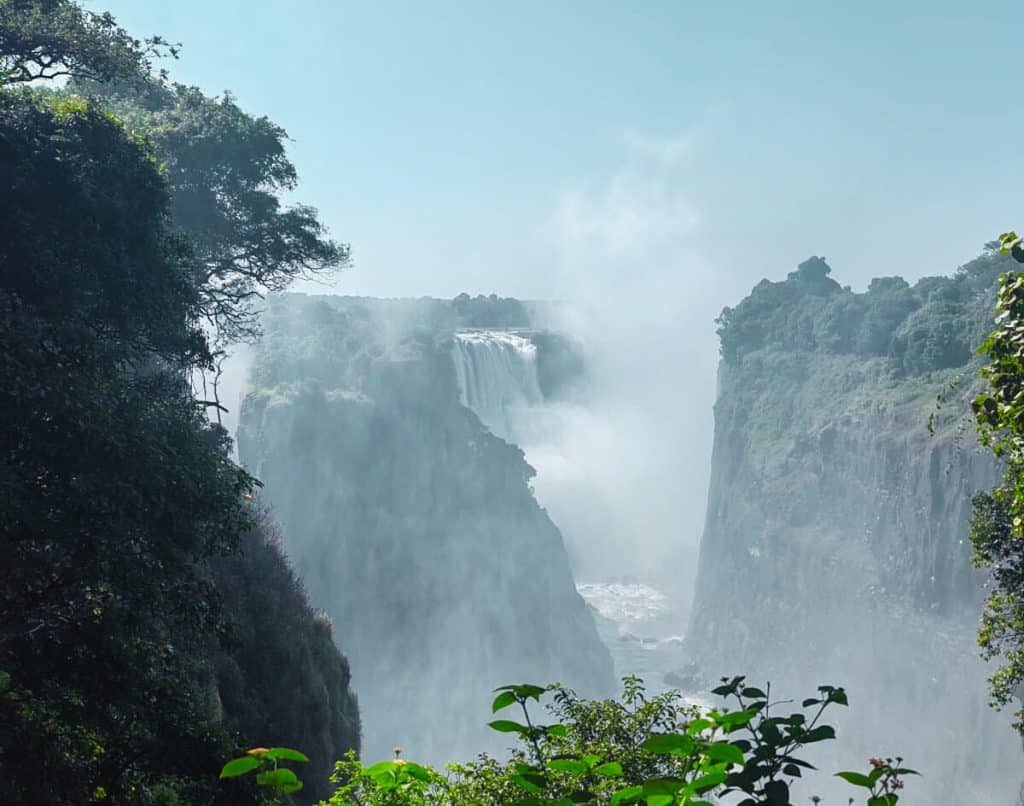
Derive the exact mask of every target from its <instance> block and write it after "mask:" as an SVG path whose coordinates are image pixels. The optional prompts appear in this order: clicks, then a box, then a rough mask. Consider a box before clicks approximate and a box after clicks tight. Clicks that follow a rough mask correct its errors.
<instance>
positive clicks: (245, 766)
mask: <svg viewBox="0 0 1024 806" xmlns="http://www.w3.org/2000/svg"><path fill="white" fill-rule="evenodd" d="M259 766H260V760H259V759H258V758H254V757H252V756H243V757H242V758H236V759H233V760H232V761H229V762H228V763H227V764H225V765H224V769H222V770H221V771H220V777H221V778H237V777H238V776H239V775H245V774H246V773H247V772H252V771H253V770H255V769H256V768H257V767H259Z"/></svg>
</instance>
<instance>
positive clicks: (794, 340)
mask: <svg viewBox="0 0 1024 806" xmlns="http://www.w3.org/2000/svg"><path fill="white" fill-rule="evenodd" d="M1012 266H1013V261H1012V260H1011V259H1010V258H1008V257H1006V256H1004V255H1001V254H1000V253H999V252H998V250H996V249H994V248H989V249H987V250H986V251H985V252H984V253H983V254H982V255H981V256H979V257H978V258H976V259H975V260H972V261H971V262H970V263H967V264H966V265H964V266H961V267H960V268H959V269H958V270H957V271H956V272H955V273H954V274H953V275H952V276H950V277H926V278H923V279H921V280H919V281H918V282H917V283H915V284H914V285H913V286H911V285H910V284H909V283H907V281H906V280H904V279H903V278H902V277H880V278H876V279H874V280H872V281H871V284H870V285H869V286H868V290H867V291H866V292H864V293H860V294H858V293H855V292H853V291H851V290H850V288H849V287H844V286H841V285H840V284H839V283H837V282H836V281H835V280H833V279H832V278H831V277H830V276H829V274H830V272H831V269H830V268H829V265H828V264H827V263H826V262H825V260H824V258H820V257H813V258H810V259H809V260H806V261H804V262H803V263H801V264H800V266H799V267H798V268H797V270H796V271H793V272H790V273H789V275H788V277H787V278H786V279H785V280H783V281H781V282H770V281H768V280H762V281H761V282H760V283H758V285H757V286H755V287H754V290H753V291H752V292H751V293H750V295H749V296H748V297H747V298H746V299H744V300H743V301H742V302H741V303H740V304H739V305H737V306H736V307H735V308H726V309H725V310H724V311H722V314H721V316H720V317H719V318H718V320H717V321H718V335H719V337H720V339H721V352H722V358H723V359H724V360H725V361H728V362H730V363H736V362H738V361H740V360H741V359H742V358H743V356H744V355H747V354H749V353H752V352H754V351H757V350H761V349H765V348H767V349H775V350H784V351H787V352H788V351H800V350H809V351H818V352H824V353H834V354H852V355H857V356H861V357H865V358H867V357H882V358H886V359H889V361H890V363H891V367H892V369H893V370H894V371H896V372H898V373H900V374H906V375H916V374H920V373H924V372H928V371H931V370H940V369H949V368H951V367H959V366H963V365H965V364H967V363H968V362H969V361H970V360H971V356H972V355H973V354H974V350H975V349H976V348H977V346H978V344H980V343H981V341H982V339H983V338H984V337H985V334H986V333H987V332H988V331H989V330H990V329H991V324H992V321H991V320H992V314H991V312H992V307H993V305H994V304H995V289H996V280H997V278H998V277H999V275H1000V274H1002V273H1003V272H1006V271H1009V270H1011V268H1012Z"/></svg>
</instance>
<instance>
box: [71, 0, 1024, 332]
mask: <svg viewBox="0 0 1024 806" xmlns="http://www.w3.org/2000/svg"><path fill="white" fill-rule="evenodd" d="M89 6H90V7H91V8H94V9H109V10H110V11H112V12H113V13H114V14H115V16H116V17H117V18H118V19H119V21H121V22H122V23H123V24H124V25H125V26H126V27H127V28H128V29H129V30H131V31H132V32H133V33H135V34H136V35H146V34H149V33H153V32H158V33H160V34H162V35H164V36H165V37H167V38H169V39H172V40H180V41H181V42H182V43H183V45H184V47H183V50H182V54H181V59H180V60H179V61H178V62H177V63H175V64H173V65H172V71H173V74H174V76H175V77H176V78H177V79H179V80H182V81H185V82H188V83H195V84H198V85H200V86H201V87H203V88H204V89H206V90H208V91H209V92H211V93H215V92H219V91H221V90H224V89H230V90H231V91H232V92H234V93H235V94H236V95H237V97H238V98H239V100H240V102H241V103H242V105H243V106H244V107H245V108H246V109H247V110H248V111H250V112H253V113H259V114H267V115H269V116H270V117H271V118H273V119H274V120H275V121H277V122H278V123H280V124H281V125H283V126H284V127H285V128H286V129H287V130H288V132H289V134H290V135H291V137H292V138H293V139H294V143H293V148H292V154H293V158H294V160H295V162H296V164H297V166H298V169H299V172H300V179H301V183H302V185H301V190H300V192H299V193H298V194H296V198H297V199H300V200H302V201H304V202H308V203H311V204H313V205H315V206H316V207H318V208H319V209H320V211H321V214H322V218H323V219H324V221H325V222H326V223H327V224H328V225H329V227H330V228H331V230H332V232H333V233H334V234H335V235H336V236H337V237H338V238H339V239H341V240H344V241H347V242H350V243H351V244H352V247H353V253H354V256H355V261H356V265H355V267H354V268H353V269H352V270H350V271H348V272H346V274H345V276H344V277H342V278H340V280H339V282H338V284H337V287H338V289H339V290H340V291H343V292H348V293H370V294H378V295H385V296H395V295H420V294H436V295H441V296H451V295H454V294H455V293H457V292H459V291H461V290H467V291H470V292H490V291H497V292H498V293H507V294H514V295H518V296H549V295H552V294H560V295H567V294H568V295H571V294H572V292H573V290H574V287H575V286H574V282H577V281H579V280H580V278H584V279H585V278H586V274H587V264H588V263H601V262H602V261H604V260H605V253H606V252H607V251H608V250H609V249H612V250H617V251H618V253H619V254H618V257H617V258H616V260H615V261H613V263H614V266H613V268H609V269H608V271H609V272H612V271H615V272H618V271H625V272H626V273H627V274H630V273H631V272H632V271H633V270H634V269H635V270H637V271H642V270H643V269H645V268H647V269H649V267H648V266H647V265H646V264H648V263H650V262H654V263H659V262H662V261H663V262H664V265H665V271H671V272H672V273H673V274H675V275H676V276H677V278H678V277H679V276H680V275H682V276H685V275H686V274H687V273H688V271H689V269H688V268H687V267H688V266H690V265H692V266H694V268H693V270H692V274H691V275H690V276H689V279H688V282H692V283H695V284H706V283H710V282H713V283H714V284H715V289H716V290H715V292H714V294H712V295H711V297H710V298H709V300H708V304H709V305H712V304H713V305H718V303H719V302H723V303H724V302H732V301H735V300H736V299H738V297H739V296H740V295H742V294H743V293H745V292H746V290H748V289H749V287H750V285H751V284H752V283H753V282H755V281H756V280H758V279H760V277H763V276H770V277H773V278H778V277H781V276H782V275H783V274H784V273H785V272H786V271H788V270H789V269H791V268H792V267H793V265H794V264H795V263H796V262H798V261H799V260H801V259H803V258H804V257H806V256H808V255H810V254H823V255H826V256H827V257H828V259H829V262H830V263H831V264H832V266H833V269H834V273H835V276H836V277H837V279H839V280H840V281H841V282H848V283H851V284H853V285H854V287H863V285H864V284H865V283H866V280H867V279H868V278H869V277H871V276H873V275H876V274H889V273H902V274H904V275H905V276H907V277H908V278H915V277H918V276H921V275H923V274H934V273H940V272H947V271H949V270H951V269H952V268H954V267H955V266H956V265H957V264H958V263H959V262H962V261H964V260H966V259H968V258H970V257H971V256H972V255H973V254H975V253H976V252H977V251H978V249H979V248H980V246H981V244H982V243H983V242H984V241H985V240H987V239H989V238H990V237H991V236H993V235H995V234H996V233H998V232H999V231H1001V228H1003V227H1009V226H1024V204H1022V203H1021V200H1020V198H1019V191H1018V185H1019V174H1020V164H1021V153H1020V150H1021V149H1020V139H1021V138H1020V134H1021V130H1022V125H1021V124H1022V123H1024V120H1022V118H1024V112H1022V107H1021V105H1020V103H1019V102H1018V101H1017V100H1016V92H1017V91H1018V89H1019V87H1020V86H1021V84H1022V81H1021V79H1022V77H1024V75H1022V74H1024V67H1022V59H1021V56H1020V52H1019V47H1018V45H1017V44H1016V32H1018V31H1019V30H1020V29H1021V25H1022V23H1024V6H1022V5H1021V4H1020V3H1010V2H1006V3H1002V2H987V3H985V2H982V3H968V2H959V3H944V2H929V3H924V2H891V0H890V2H877V3H874V2H868V3H864V2H859V3H842V4H840V3H821V2H804V3H786V2H773V3H754V2H747V3H739V2H710V0H709V1H708V2H700V3H685V2H639V1H637V0H630V2H626V1H625V0H623V2H617V3H608V2H598V1H597V0H579V1H575V0H574V1H570V0H548V1H547V2H515V3H509V2H504V3H493V2H469V0H465V2H445V0H434V1H433V2H387V1H386V0H365V2H361V3H349V2H337V1H335V0H288V1H287V2H284V0H202V2H200V1H199V0H174V1H173V2H170V1H169V0H93V2H92V3H90V4H89ZM610 230H612V231H613V232H611V234H609V231H610ZM666 244H669V246H666ZM669 253H671V257H669V256H668V255H669ZM683 255H685V258H684V257H681V256H683ZM568 264H574V268H572V269H571V270H570V271H568V273H567V272H566V270H565V269H564V267H565V266H566V265H568ZM698 264H699V266H700V268H697V266H698ZM560 267H561V268H560ZM639 276H640V277H644V276H647V277H648V278H649V277H650V275H643V274H640V275H639ZM566 277H570V278H575V279H569V280H567V279H566ZM672 288H673V289H674V291H680V292H685V290H686V283H683V284H682V285H673V286H672ZM715 312H716V311H713V310H712V311H709V312H708V317H709V318H710V317H711V316H713V315H714V313H715ZM706 321H707V320H706Z"/></svg>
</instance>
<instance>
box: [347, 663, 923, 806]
mask: <svg viewBox="0 0 1024 806" xmlns="http://www.w3.org/2000/svg"><path fill="white" fill-rule="evenodd" d="M624 683H625V689H624V694H623V697H622V700H621V701H614V700H598V701H588V700H582V699H580V698H578V697H577V696H576V695H575V694H574V693H573V692H571V691H569V690H567V689H564V688H561V687H548V688H541V687H540V686H535V685H531V684H520V685H510V686H502V687H501V688H499V689H496V691H495V694H496V696H495V698H494V702H493V705H492V711H493V712H494V714H502V718H499V719H495V720H493V721H492V722H490V727H491V728H492V729H493V730H495V731H498V732H500V733H505V734H509V735H510V736H513V737H515V738H516V740H517V745H516V747H515V748H514V749H513V751H512V756H511V758H510V759H509V760H508V761H507V762H499V761H497V760H495V759H493V758H489V757H487V756H483V755H482V756H480V757H479V758H478V759H477V760H476V761H475V762H472V763H469V764H461V765H457V764H453V765H449V766H448V768H447V770H446V774H442V773H439V772H437V771H436V770H434V769H432V768H430V767H428V766H423V765H417V764H412V763H411V762H406V761H404V760H403V759H401V758H399V752H400V751H398V749H397V748H396V757H395V759H394V760H393V761H389V762H381V763H379V764H374V765H372V766H369V767H365V766H363V765H362V764H361V763H360V762H359V761H358V760H357V759H356V758H355V756H354V754H352V755H350V756H349V757H348V758H347V759H346V760H345V761H342V762H340V763H339V764H338V766H337V769H336V773H335V777H334V780H335V781H336V782H337V783H339V784H340V786H339V788H338V790H337V791H336V792H335V794H334V796H333V797H332V798H331V799H330V800H329V801H328V804H329V806H420V804H428V803H430V804H441V806H456V804H466V803H473V804H481V805H488V804H493V806H499V805H504V804H514V805H515V806H541V805H542V804H543V805H544V806H571V805H572V804H602V805H603V806H626V805H627V804H645V806H683V805H684V804H685V805H686V806H710V804H711V803H712V802H713V800H712V799H718V798H721V797H724V796H731V797H732V798H733V799H734V800H735V802H737V803H738V804H740V806H790V804H791V787H792V785H793V781H794V780H795V779H797V778H802V777H803V776H804V775H805V774H806V773H807V772H808V771H812V770H814V769H815V768H814V766H813V765H812V764H810V763H809V762H807V761H806V760H805V759H803V758H802V757H801V755H802V753H801V751H802V750H803V748H805V747H807V746H808V745H811V744H815V743H818V742H822V741H828V740H831V739H834V738H835V730H834V729H833V728H832V726H830V725H827V724H824V723H823V722H822V717H823V716H824V714H825V712H826V711H827V709H829V708H831V707H833V706H845V705H846V704H847V697H846V693H845V691H844V690H843V689H841V688H836V687H833V686H820V687H819V689H818V693H817V695H816V696H814V697H810V698H807V699H805V700H803V701H802V703H801V710H799V711H795V712H793V713H790V714H788V715H776V714H775V713H774V711H775V709H777V707H778V705H779V704H780V703H776V702H773V701H772V699H771V696H770V694H771V689H770V687H768V686H766V687H765V688H764V689H760V688H757V687H754V686H749V685H747V683H746V680H745V679H744V678H743V677H733V678H725V679H723V680H722V685H720V686H718V687H717V688H716V689H714V691H713V693H714V694H716V695H717V696H719V697H722V698H724V699H725V700H726V706H723V707H720V708H710V709H706V710H700V709H698V708H696V707H695V706H691V705H687V704H685V703H683V702H682V697H681V695H680V694H679V693H678V692H669V693H667V694H662V695H658V696H656V697H652V698H648V697H647V695H646V693H645V691H644V688H643V684H642V682H641V681H640V680H639V679H638V678H632V677H630V678H625V680H624ZM545 695H551V701H550V702H549V703H548V706H547V711H548V713H549V714H550V715H552V716H555V717H556V720H557V721H554V722H540V721H538V720H537V719H536V718H535V715H534V713H533V711H532V710H531V709H532V708H535V707H536V705H537V704H539V703H540V702H541V699H542V697H544V696H545ZM505 712H510V713H505ZM871 763H872V767H871V770H870V771H869V772H867V773H865V774H860V773H856V772H842V773H839V776H840V777H842V778H843V779H845V780H847V781H849V782H850V783H852V784H854V785H855V786H861V787H865V788H867V789H868V791H869V799H868V801H867V803H868V804H869V806H895V804H896V803H897V802H898V794H897V790H900V789H902V786H903V781H902V779H903V777H904V776H906V775H910V774H913V771H912V770H908V769H903V768H902V767H900V766H899V765H900V763H901V760H900V759H896V760H895V761H893V760H892V759H885V760H881V759H874V760H872V762H871Z"/></svg>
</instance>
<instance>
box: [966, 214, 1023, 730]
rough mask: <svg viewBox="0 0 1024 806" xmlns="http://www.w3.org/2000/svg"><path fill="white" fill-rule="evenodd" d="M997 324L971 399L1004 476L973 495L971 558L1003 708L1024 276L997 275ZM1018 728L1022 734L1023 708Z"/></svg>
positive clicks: (1015, 682)
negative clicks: (983, 578)
mask: <svg viewBox="0 0 1024 806" xmlns="http://www.w3.org/2000/svg"><path fill="white" fill-rule="evenodd" d="M999 240H1000V244H1001V247H1002V251H1003V252H1004V253H1006V252H1009V253H1010V254H1011V255H1012V256H1013V258H1014V259H1015V260H1016V261H1017V262H1020V263H1024V250H1022V249H1021V239H1020V238H1019V237H1018V236H1017V235H1016V233H1013V232H1008V233H1004V234H1003V235H1001V236H1000V238H999ZM996 309H997V311H998V312H999V315H998V317H997V319H996V322H997V327H996V329H995V330H994V331H993V332H992V333H991V334H989V336H988V338H987V339H986V340H985V341H984V343H983V344H982V345H981V348H980V350H979V352H981V354H982V355H984V356H985V357H986V358H987V359H988V363H987V364H986V365H985V366H984V367H983V368H982V369H981V375H982V377H983V378H984V379H985V381H986V382H987V385H988V388H987V389H986V390H985V391H984V392H983V393H982V394H981V395H979V396H978V397H977V398H976V399H975V400H974V402H973V408H974V414H975V417H976V419H977V422H978V430H979V434H980V436H981V440H982V442H983V443H984V444H985V445H987V446H988V447H990V448H991V449H992V452H993V453H994V454H995V455H996V456H997V457H999V458H1001V459H1002V460H1003V462H1004V465H1005V470H1004V475H1003V481H1002V483H1001V484H1000V485H999V486H998V487H997V488H996V489H995V490H993V491H992V492H990V493H983V494H981V495H978V496H976V497H975V499H974V517H973V520H972V523H971V542H972V544H973V546H974V554H975V562H976V563H977V565H979V566H980V567H983V568H989V569H991V571H992V580H993V583H994V585H993V587H992V589H991V590H990V592H989V594H988V597H987V599H986V601H985V609H984V612H983V614H982V622H981V628H980V629H979V631H978V642H979V644H980V645H981V648H982V651H983V653H984V655H985V657H986V658H989V659H991V658H994V657H997V656H1001V657H1002V659H1003V665H1002V666H1001V667H1000V668H999V669H998V670H997V671H996V673H995V674H994V675H993V676H992V678H991V691H992V699H993V703H994V704H995V705H996V706H999V707H1002V706H1005V705H1007V704H1008V703H1009V702H1010V701H1011V699H1012V698H1013V696H1014V695H1015V694H1017V695H1018V696H1019V693H1020V691H1021V686H1022V685H1024V275H1021V274H1018V273H1015V272H1008V273H1006V274H1004V275H1003V276H1002V277H1000V279H999V293H998V297H997V303H996ZM1016 726H1017V728H1018V730H1020V731H1021V732H1024V708H1021V709H1019V710H1018V711H1017V721H1016Z"/></svg>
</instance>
